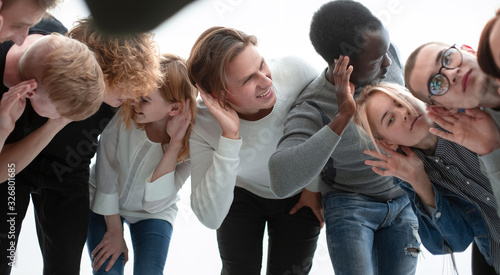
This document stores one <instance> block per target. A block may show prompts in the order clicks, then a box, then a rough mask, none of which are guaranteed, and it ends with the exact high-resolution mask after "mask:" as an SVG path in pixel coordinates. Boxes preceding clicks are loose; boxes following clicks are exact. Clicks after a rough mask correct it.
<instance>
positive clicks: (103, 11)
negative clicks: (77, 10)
mask: <svg viewBox="0 0 500 275" xmlns="http://www.w3.org/2000/svg"><path fill="white" fill-rule="evenodd" d="M85 2H86V3H87V6H88V7H89V10H90V13H91V14H92V17H93V18H94V20H95V22H96V24H97V26H98V27H99V29H101V30H102V31H104V32H107V33H110V34H127V33H137V32H146V31H150V30H152V29H154V28H156V27H157V26H158V25H160V24H161V23H162V22H163V21H165V20H166V19H167V18H169V17H170V16H172V15H174V14H175V13H176V12H177V11H179V10H180V9H182V8H183V7H184V6H186V5H187V4H189V3H191V2H193V0H85Z"/></svg>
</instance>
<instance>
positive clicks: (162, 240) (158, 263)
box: [87, 211, 173, 275]
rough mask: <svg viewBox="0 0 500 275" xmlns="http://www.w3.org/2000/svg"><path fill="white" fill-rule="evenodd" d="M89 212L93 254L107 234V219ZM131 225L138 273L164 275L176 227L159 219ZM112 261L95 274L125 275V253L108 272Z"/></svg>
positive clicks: (90, 248)
mask: <svg viewBox="0 0 500 275" xmlns="http://www.w3.org/2000/svg"><path fill="white" fill-rule="evenodd" d="M89 212H90V214H89V227H88V237H87V247H88V250H89V255H90V254H91V253H92V251H93V250H94V248H96V246H97V245H98V244H99V243H100V242H101V241H102V237H103V236H104V233H106V222H105V221H104V216H102V215H99V214H96V213H94V212H92V211H89ZM123 222H124V220H123V218H122V223H123ZM127 224H128V223H127ZM128 225H129V228H130V236H131V239H132V246H133V249H134V274H144V275H162V274H163V269H164V268H165V262H166V260H167V254H168V247H169V245H170V238H171V237H172V230H173V229H172V225H171V224H170V223H169V222H167V221H165V220H158V219H148V220H142V221H139V222H136V223H133V224H128ZM129 249H130V248H129ZM108 261H109V259H108V260H106V262H104V264H103V265H102V266H101V268H100V269H99V270H98V271H94V274H103V275H122V274H123V273H124V268H125V263H124V257H123V254H122V255H120V257H119V258H118V260H116V262H115V264H114V265H113V267H112V268H111V269H110V270H109V272H106V271H105V269H106V266H108ZM91 262H92V264H93V262H94V261H93V260H92V259H91Z"/></svg>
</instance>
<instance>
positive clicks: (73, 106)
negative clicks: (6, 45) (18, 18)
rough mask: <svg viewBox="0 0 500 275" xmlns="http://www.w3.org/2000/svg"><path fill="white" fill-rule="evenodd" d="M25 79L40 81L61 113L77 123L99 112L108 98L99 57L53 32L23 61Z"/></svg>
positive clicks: (27, 53)
mask: <svg viewBox="0 0 500 275" xmlns="http://www.w3.org/2000/svg"><path fill="white" fill-rule="evenodd" d="M19 73H20V75H21V79H23V80H26V79H31V78H33V77H35V75H41V76H40V79H37V81H38V85H39V86H43V87H44V90H45V91H47V93H48V96H49V99H50V101H51V102H52V103H53V104H54V105H55V106H56V110H57V112H58V113H59V114H60V115H61V116H63V117H66V118H69V119H71V120H73V121H79V120H84V119H86V118H88V117H90V116H91V115H93V114H94V113H96V112H97V110H99V107H100V106H101V104H102V101H103V98H104V89H105V84H104V77H103V74H102V70H101V67H100V66H99V64H98V63H97V60H96V59H95V55H94V53H93V52H92V51H90V50H89V48H88V47H87V46H86V45H85V44H83V43H81V42H78V41H76V40H74V39H70V38H68V37H65V36H63V35H60V34H57V33H53V34H50V35H47V36H45V37H42V38H40V39H39V40H37V41H36V42H35V43H33V44H32V45H31V46H30V47H29V48H28V49H27V50H26V51H25V52H24V54H23V55H22V57H21V59H20V60H19Z"/></svg>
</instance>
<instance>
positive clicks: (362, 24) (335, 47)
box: [309, 0, 383, 64]
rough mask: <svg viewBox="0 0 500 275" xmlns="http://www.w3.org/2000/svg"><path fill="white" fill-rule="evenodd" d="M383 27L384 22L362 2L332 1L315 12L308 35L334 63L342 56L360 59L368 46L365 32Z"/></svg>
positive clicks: (319, 50) (325, 58)
mask: <svg viewBox="0 0 500 275" xmlns="http://www.w3.org/2000/svg"><path fill="white" fill-rule="evenodd" d="M382 28H383V25H382V22H381V21H380V20H379V19H378V18H377V17H375V16H374V15H373V14H372V12H371V11H370V10H369V9H367V8H366V7H365V6H363V5H362V4H361V3H358V2H355V1H351V0H337V1H331V2H328V3H326V4H324V5H323V6H321V8H319V10H317V11H316V13H315V14H314V15H313V18H312V21H311V28H310V30H309V38H310V39H311V43H312V45H313V46H314V49H315V50H316V52H317V53H318V54H319V55H321V57H323V59H324V60H325V61H326V62H327V63H328V64H332V63H333V62H334V59H337V58H339V55H346V56H349V57H350V58H351V60H357V58H358V57H359V54H361V52H362V51H363V48H364V47H365V46H366V41H365V35H364V34H365V33H366V32H367V31H378V30H381V29H382Z"/></svg>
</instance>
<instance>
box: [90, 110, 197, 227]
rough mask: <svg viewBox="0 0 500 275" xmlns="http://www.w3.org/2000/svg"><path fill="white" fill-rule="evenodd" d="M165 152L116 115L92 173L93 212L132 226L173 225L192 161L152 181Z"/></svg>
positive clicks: (91, 198) (106, 130) (105, 136)
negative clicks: (147, 223) (116, 217)
mask: <svg viewBox="0 0 500 275" xmlns="http://www.w3.org/2000/svg"><path fill="white" fill-rule="evenodd" d="M162 156H163V150H162V148H161V144H160V143H154V142H151V141H150V140H149V139H148V138H147V136H146V132H145V131H143V130H139V129H136V128H135V125H133V126H132V128H131V129H125V125H124V124H123V123H122V122H121V119H120V117H119V116H115V117H114V118H113V119H112V120H111V122H110V123H109V124H108V126H107V127H106V128H105V129H104V131H103V132H102V134H101V138H100V141H99V145H98V147H97V159H96V164H95V165H93V166H92V168H91V172H90V185H89V187H90V209H91V210H92V211H93V212H95V213H97V214H101V215H114V214H118V213H119V214H120V215H121V216H122V217H123V218H125V219H126V220H127V221H128V222H129V223H135V222H138V221H140V220H145V219H162V220H166V221H168V222H170V224H172V226H173V224H174V221H175V217H176V215H177V206H176V205H175V203H176V202H177V201H178V200H179V197H178V195H177V192H178V191H179V190H180V189H181V187H182V185H183V184H184V182H185V181H186V179H187V178H188V177H189V175H190V166H189V160H187V161H185V162H183V163H178V164H177V167H176V169H175V171H174V172H171V173H168V174H165V175H163V176H162V177H160V178H159V179H157V180H155V181H154V182H151V177H152V175H153V172H154V170H155V168H156V166H157V165H158V163H159V161H160V159H161V157H162Z"/></svg>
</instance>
